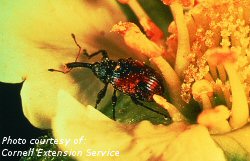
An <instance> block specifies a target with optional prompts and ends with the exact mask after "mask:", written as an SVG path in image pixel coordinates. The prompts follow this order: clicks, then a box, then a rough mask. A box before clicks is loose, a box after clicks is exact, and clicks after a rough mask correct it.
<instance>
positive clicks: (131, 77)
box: [48, 34, 168, 119]
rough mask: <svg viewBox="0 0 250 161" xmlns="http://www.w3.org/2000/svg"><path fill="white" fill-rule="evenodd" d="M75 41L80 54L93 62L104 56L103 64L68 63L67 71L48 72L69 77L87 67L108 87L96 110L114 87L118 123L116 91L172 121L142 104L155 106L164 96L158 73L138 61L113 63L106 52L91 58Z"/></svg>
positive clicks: (120, 60)
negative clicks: (110, 87) (155, 102)
mask: <svg viewBox="0 0 250 161" xmlns="http://www.w3.org/2000/svg"><path fill="white" fill-rule="evenodd" d="M72 37H73V39H74V41H75V43H76V45H77V46H78V47H79V53H78V56H79V55H80V53H81V52H83V54H84V55H86V56H87V57H88V58H92V57H94V56H96V55H98V54H102V61H100V62H95V63H92V64H91V63H84V62H77V58H78V56H77V58H76V60H75V62H71V63H67V64H65V66H66V67H67V69H69V70H67V71H61V70H56V69H48V70H49V71H57V72H63V73H67V72H69V71H70V70H71V69H72V68H76V67H83V68H89V69H91V70H92V72H93V73H94V74H95V75H96V77H97V78H99V79H100V80H101V81H102V82H103V83H104V88H103V89H102V90H101V91H100V92H99V93H98V95H97V100H96V105H95V108H97V105H98V104H99V103H100V101H101V100H102V99H103V97H104V96H105V93H106V91H107V87H108V84H111V85H112V86H113V87H114V92H113V96H112V106H113V119H115V105H116V101H117V97H116V91H117V90H118V91H120V92H122V93H124V94H126V95H129V96H130V97H131V99H132V101H133V102H134V103H135V104H137V105H140V106H142V107H144V108H147V109H149V110H151V111H153V112H156V113H158V114H160V115H163V116H164V117H168V116H167V115H166V114H163V113H161V112H159V111H157V110H155V109H152V108H150V107H147V106H146V105H144V104H143V103H142V102H141V101H145V102H152V101H153V95H154V94H157V95H162V94H163V92H164V88H163V83H162V78H161V76H160V75H159V74H158V73H157V72H155V70H154V69H152V68H151V67H149V66H147V65H145V64H144V63H142V62H140V61H138V60H134V59H132V58H127V59H118V60H117V61H114V60H110V59H109V57H108V54H107V52H106V51H105V50H99V51H97V52H95V53H93V54H88V53H87V51H86V50H81V49H82V48H81V46H80V45H79V44H78V43H77V41H76V39H75V35H74V34H72Z"/></svg>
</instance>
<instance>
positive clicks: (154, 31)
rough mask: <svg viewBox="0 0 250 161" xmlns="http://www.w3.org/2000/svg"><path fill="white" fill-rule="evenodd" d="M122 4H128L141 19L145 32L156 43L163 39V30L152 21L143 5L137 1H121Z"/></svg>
mask: <svg viewBox="0 0 250 161" xmlns="http://www.w3.org/2000/svg"><path fill="white" fill-rule="evenodd" d="M119 2H120V3H123V4H128V5H129V6H130V8H131V9H132V10H133V12H134V13H135V14H136V16H137V17H138V19H139V22H140V24H141V26H142V27H143V30H144V31H145V33H146V35H147V37H148V38H149V39H150V40H152V41H154V42H158V41H159V40H161V39H163V36H164V34H163V32H162V31H161V29H160V28H159V27H158V26H157V25H156V24H155V23H154V22H153V21H152V20H151V19H150V17H149V16H148V15H147V13H146V12H145V11H144V10H143V8H142V7H141V5H140V4H139V3H138V1H137V0H119Z"/></svg>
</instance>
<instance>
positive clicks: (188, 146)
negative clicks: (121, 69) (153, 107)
mask: <svg viewBox="0 0 250 161" xmlns="http://www.w3.org/2000/svg"><path fill="white" fill-rule="evenodd" d="M121 2H122V3H125V4H128V5H129V6H130V7H131V8H132V9H133V11H134V12H135V14H136V16H137V17H138V19H139V23H140V25H141V26H142V28H143V30H144V32H145V34H144V33H143V32H142V31H141V29H140V28H139V27H138V26H137V25H136V24H134V23H131V22H127V21H125V18H124V17H122V16H121V15H122V13H121V11H119V9H118V8H117V3H113V2H111V1H102V2H97V1H86V2H84V1H75V2H67V1H60V2H56V1H48V0H45V1H42V2H32V3H31V2H29V3H28V2H26V3H22V2H21V1H20V2H18V3H20V4H18V3H16V2H15V3H13V2H5V3H4V5H2V6H1V11H3V13H4V17H5V19H1V20H2V21H3V20H5V23H2V24H3V25H2V26H1V27H2V28H3V30H1V31H4V32H2V34H1V35H3V39H2V41H1V48H0V49H1V59H0V61H1V62H0V69H1V70H0V72H1V78H0V80H1V81H4V82H10V83H14V82H21V81H24V83H23V87H22V91H21V96H22V104H23V111H24V114H25V116H26V117H27V118H28V119H29V121H30V122H31V123H32V124H33V125H34V126H36V127H39V128H52V130H53V133H54V136H55V137H56V138H57V139H65V138H68V139H70V140H71V141H73V140H74V139H76V138H80V137H82V136H84V138H86V140H85V141H84V142H83V144H80V143H78V144H77V143H74V142H71V143H70V144H69V145H66V144H62V145H59V146H60V148H61V149H63V150H65V151H74V150H75V151H77V150H78V151H79V150H80V151H85V152H87V154H90V153H89V152H90V151H102V152H103V151H105V154H107V153H109V154H111V152H110V151H112V150H116V151H118V152H119V153H120V156H119V157H115V160H132V159H134V158H137V160H173V161H176V160H192V161H194V160H218V161H223V160H233V159H235V158H236V159H246V160H248V159H249V158H250V155H249V154H250V142H249V140H247V141H246V140H245V138H248V137H249V134H250V133H249V126H248V118H249V109H248V108H249V107H248V106H249V105H248V99H249V95H248V94H249V84H248V79H249V71H248V69H249V67H248V66H249V65H248V64H249V63H248V53H249V23H250V22H249V17H250V15H249V12H248V10H249V8H250V4H249V2H248V1H238V0H235V1H233V0H224V1H221V2H216V1H200V2H199V3H198V2H195V3H194V2H192V1H178V0H173V1H167V0H164V1H163V2H164V4H166V5H169V6H170V8H171V11H172V13H173V16H174V19H175V21H174V22H172V23H171V25H170V26H169V29H168V30H169V32H170V33H171V34H170V35H169V36H168V38H167V40H165V36H164V32H163V31H162V28H159V27H158V25H156V24H155V23H154V21H153V20H152V19H151V18H150V16H148V15H147V12H145V11H144V10H143V9H142V7H141V5H140V4H139V3H138V2H137V1H136V0H127V1H124V0H122V1H121ZM148 3H151V2H148ZM152 3H154V2H152ZM105 7H106V8H105ZM107 8H108V9H109V10H107ZM183 9H185V14H183ZM12 11H15V12H12ZM110 11H111V12H110ZM225 11H228V12H225ZM27 12H29V14H27ZM32 12H33V13H32ZM31 13H32V14H31ZM65 13H67V14H65ZM113 13H117V14H113ZM22 17H26V18H25V19H22ZM206 20H207V21H206ZM40 24H42V25H40ZM38 25H39V26H38ZM40 26H42V27H40ZM112 26H113V27H112ZM111 28H112V30H111ZM110 30H111V31H112V32H111V33H109V32H107V31H110ZM72 32H73V33H74V34H75V35H77V42H79V43H80V45H81V46H84V48H85V47H86V48H87V49H88V50H90V51H91V50H93V51H94V50H95V49H99V48H105V49H107V50H108V52H109V53H121V55H122V54H123V53H126V52H127V53H131V54H132V55H133V54H134V55H133V56H134V57H137V58H140V57H143V58H141V59H145V57H147V58H149V59H150V62H151V63H152V64H154V65H155V66H156V67H157V68H158V69H159V71H160V72H161V74H162V76H163V78H164V81H165V84H166V86H167V88H168V89H169V90H168V93H169V96H170V98H169V99H166V98H164V97H162V96H157V95H155V96H154V99H155V102H156V103H158V104H159V105H160V106H162V107H163V108H165V109H166V110H167V111H168V112H169V115H170V117H171V118H172V120H173V122H172V123H171V124H169V125H167V126H166V125H153V124H152V123H150V122H148V121H141V122H140V123H137V124H128V121H127V122H126V119H125V121H124V120H122V119H120V121H121V122H125V123H118V122H115V121H113V120H111V119H109V118H108V117H107V116H105V115H103V114H102V113H101V112H99V111H98V110H96V109H94V108H93V106H91V105H93V103H94V102H95V98H96V96H95V94H96V93H95V94H94V90H93V89H96V88H97V86H98V87H100V88H101V84H100V83H98V80H95V77H94V76H93V75H92V73H91V72H89V73H88V72H86V74H84V75H83V74H80V71H79V70H75V71H71V72H70V73H71V74H67V75H64V74H61V73H50V72H48V71H47V69H49V68H55V69H60V68H61V65H62V64H63V63H67V62H72V60H74V59H75V56H76V54H75V53H77V50H78V48H77V46H75V44H74V42H73V41H72V39H71V38H70V36H69V35H70V33H72ZM113 32H117V33H119V34H120V35H121V36H120V37H119V36H118V35H116V34H114V33H113ZM119 38H120V39H119ZM121 38H123V39H124V42H125V43H123V41H121ZM117 39H118V41H117ZM72 51H75V52H72ZM112 57H114V58H116V57H118V55H112ZM84 61H85V60H84ZM81 73H82V72H81ZM86 78H90V79H88V80H87V79H86ZM204 84H205V85H206V87H204V86H205V85H204ZM195 90H197V91H195ZM197 93H198V95H199V96H197ZM196 96H197V101H198V102H199V105H198V103H193V102H194V100H193V98H194V97H196ZM195 99H196V98H195ZM124 102H125V103H124ZM124 102H123V103H124V104H125V105H126V101H124ZM89 104H90V105H89ZM102 106H104V107H105V106H106V107H108V106H110V105H109V103H108V101H105V100H104V101H103V104H102ZM123 106H124V105H123ZM129 106H130V104H129ZM205 106H206V107H205ZM191 107H193V108H194V109H196V111H199V110H201V112H200V113H199V115H198V116H197V123H195V124H193V125H191V123H190V119H191V118H190V117H188V113H190V112H192V110H191ZM197 108H199V109H197ZM187 111H188V113H187ZM136 114H138V113H136ZM156 116H157V115H156ZM213 118H216V119H213ZM131 122H132V123H133V121H132V120H130V123H131ZM212 134H216V135H212ZM204 145H205V146H204ZM86 150H87V151H86ZM102 152H101V153H102ZM98 154H99V153H98ZM91 155H94V153H91ZM110 157H112V156H108V157H107V156H106V157H102V156H95V157H94V156H92V157H91V156H87V155H85V154H84V155H81V156H76V158H77V159H78V160H86V159H88V160H100V159H101V160H110ZM112 159H113V158H112Z"/></svg>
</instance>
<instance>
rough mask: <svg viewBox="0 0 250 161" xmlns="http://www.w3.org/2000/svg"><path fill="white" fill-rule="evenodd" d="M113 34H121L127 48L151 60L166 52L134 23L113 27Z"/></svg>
mask: <svg viewBox="0 0 250 161" xmlns="http://www.w3.org/2000/svg"><path fill="white" fill-rule="evenodd" d="M111 32H117V33H119V34H121V35H122V36H123V38H124V41H125V43H126V44H127V46H129V47H130V48H131V49H133V50H135V51H136V52H139V53H142V54H144V55H146V56H147V57H149V58H152V57H156V56H160V55H162V54H163V53H164V52H165V50H164V49H163V48H162V47H160V46H159V45H157V44H156V43H154V42H153V41H151V40H149V39H148V38H147V37H146V36H145V35H144V34H143V33H142V32H141V31H140V29H139V27H138V26H136V25H135V24H134V23H131V22H119V23H118V24H116V25H114V26H113V28H112V30H111Z"/></svg>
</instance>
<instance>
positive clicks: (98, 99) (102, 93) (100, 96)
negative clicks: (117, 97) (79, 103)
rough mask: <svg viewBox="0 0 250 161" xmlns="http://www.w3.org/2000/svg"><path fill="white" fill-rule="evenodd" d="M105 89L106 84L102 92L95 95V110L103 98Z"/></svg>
mask: <svg viewBox="0 0 250 161" xmlns="http://www.w3.org/2000/svg"><path fill="white" fill-rule="evenodd" d="M107 88H108V83H106V84H105V86H104V88H103V89H102V90H100V92H99V93H98V94H97V99H96V104H95V108H97V105H98V104H99V103H100V102H101V100H102V99H103V97H104V96H105V94H106V91H107Z"/></svg>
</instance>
